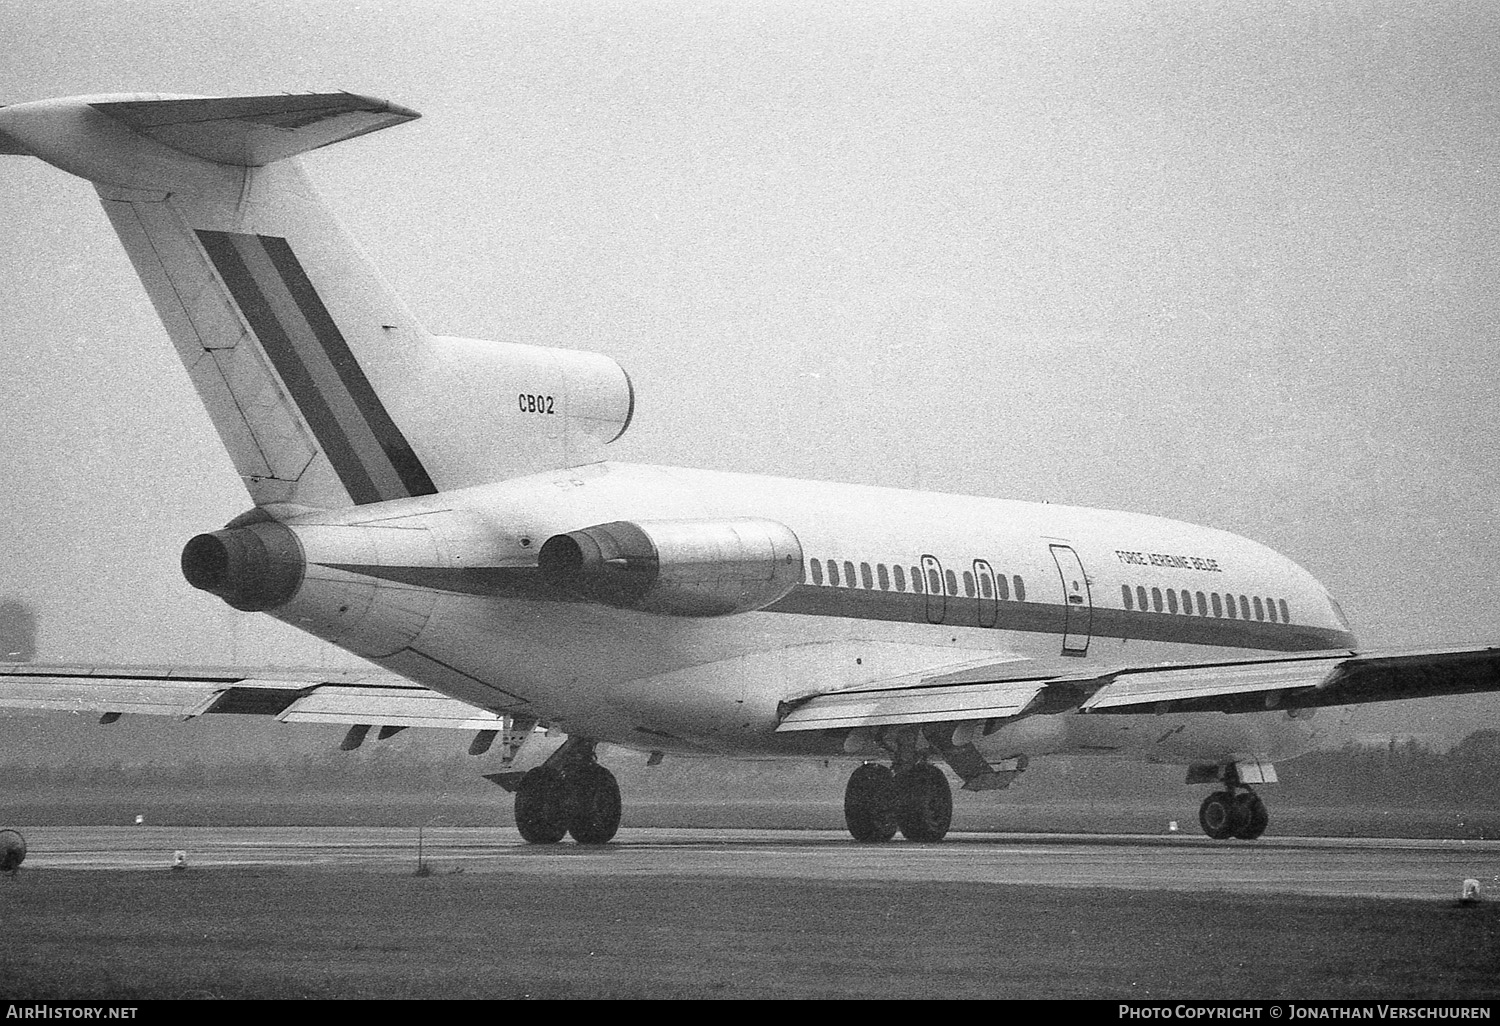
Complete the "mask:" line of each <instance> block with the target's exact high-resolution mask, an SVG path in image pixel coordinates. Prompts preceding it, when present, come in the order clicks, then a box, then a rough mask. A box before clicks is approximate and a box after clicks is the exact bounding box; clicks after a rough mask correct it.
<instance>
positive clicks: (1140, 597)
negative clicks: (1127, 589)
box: [1135, 585, 1151, 613]
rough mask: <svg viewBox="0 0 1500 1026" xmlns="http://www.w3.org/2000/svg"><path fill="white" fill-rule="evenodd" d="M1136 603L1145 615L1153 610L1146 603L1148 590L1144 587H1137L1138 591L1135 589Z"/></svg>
mask: <svg viewBox="0 0 1500 1026" xmlns="http://www.w3.org/2000/svg"><path fill="white" fill-rule="evenodd" d="M1135 602H1136V605H1138V606H1140V607H1141V612H1143V613H1144V612H1145V611H1146V610H1147V609H1149V608H1151V607H1150V606H1149V605H1147V603H1146V588H1145V586H1144V585H1137V586H1136V589H1135Z"/></svg>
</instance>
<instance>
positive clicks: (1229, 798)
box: [1198, 784, 1271, 841]
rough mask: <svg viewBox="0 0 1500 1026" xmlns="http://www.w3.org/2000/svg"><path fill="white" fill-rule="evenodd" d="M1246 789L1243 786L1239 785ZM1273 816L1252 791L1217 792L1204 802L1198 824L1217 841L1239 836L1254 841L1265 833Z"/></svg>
mask: <svg viewBox="0 0 1500 1026" xmlns="http://www.w3.org/2000/svg"><path fill="white" fill-rule="evenodd" d="M1240 786H1241V787H1244V785H1243V784H1241V785H1240ZM1270 821H1271V815H1270V813H1268V812H1267V811H1266V803H1265V802H1263V801H1261V800H1260V795H1258V794H1256V793H1255V792H1254V791H1252V790H1250V789H1249V788H1245V789H1244V790H1242V791H1233V790H1229V791H1215V792H1214V793H1213V794H1211V795H1209V796H1208V797H1207V798H1205V799H1203V804H1202V805H1201V806H1200V807H1199V808H1198V824H1199V825H1200V826H1202V827H1203V832H1204V833H1205V834H1207V835H1208V836H1209V837H1212V838H1213V839H1214V840H1216V841H1223V840H1225V839H1227V838H1230V837H1237V838H1239V839H1240V840H1242V841H1253V840H1255V839H1256V838H1257V837H1259V836H1260V835H1261V834H1263V833H1265V832H1266V825H1267V824H1268V823H1270Z"/></svg>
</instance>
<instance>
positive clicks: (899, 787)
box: [896, 763, 953, 843]
mask: <svg viewBox="0 0 1500 1026" xmlns="http://www.w3.org/2000/svg"><path fill="white" fill-rule="evenodd" d="M896 792H897V802H896V822H897V824H898V825H899V826H900V827H901V836H902V837H905V838H906V839H907V840H908V841H922V842H927V843H931V842H935V841H941V840H942V839H943V838H944V837H946V836H947V834H948V827H950V826H951V825H952V824H953V788H952V787H950V786H949V785H948V778H947V777H945V776H944V775H943V771H942V770H940V769H938V768H937V767H936V766H933V765H931V764H929V763H921V764H920V765H917V766H913V767H912V768H911V769H909V770H906V771H905V772H903V773H901V774H899V775H897V777H896Z"/></svg>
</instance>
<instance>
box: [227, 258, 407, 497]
mask: <svg viewBox="0 0 1500 1026" xmlns="http://www.w3.org/2000/svg"><path fill="white" fill-rule="evenodd" d="M197 234H198V238H199V240H200V241H201V242H202V244H203V248H204V251H205V252H207V254H208V256H209V259H210V260H212V261H213V265H214V267H215V268H216V269H217V270H218V272H219V275H220V277H222V278H223V279H224V283H225V284H226V285H227V286H228V288H229V292H230V295H231V296H232V297H233V298H234V301H235V303H236V304H237V305H238V306H239V308H240V312H241V313H242V314H243V315H244V317H245V320H246V321H247V322H248V323H249V325H250V328H251V330H252V331H254V332H255V335H256V338H258V339H259V340H260V343H261V346H262V348H263V349H264V350H265V352H266V355H267V356H268V357H269V358H270V360H271V364H272V366H273V367H275V369H276V373H277V374H278V375H280V377H281V380H282V382H283V384H285V386H286V388H287V391H288V392H290V393H291V397H292V400H293V402H295V403H296V404H297V407H298V409H299V410H300V411H301V412H302V415H303V417H304V418H305V419H306V421H307V424H308V427H309V428H311V429H312V433H313V436H314V437H315V438H316V439H317V440H318V444H319V446H320V447H321V448H322V450H323V452H324V454H325V455H326V456H327V457H328V461H329V463H330V464H331V465H332V466H333V470H334V473H336V474H337V475H338V478H339V480H340V481H341V482H342V483H343V485H344V487H345V488H346V489H347V490H348V492H349V497H350V498H351V499H352V500H353V501H354V503H355V504H356V505H363V504H365V503H370V502H382V501H385V500H387V499H399V498H404V497H406V496H409V495H431V494H433V493H434V492H436V491H437V488H436V487H434V485H433V483H432V479H431V478H430V477H429V476H428V474H427V471H426V469H425V468H423V466H422V463H421V461H420V460H418V459H417V456H416V453H415V452H413V451H412V447H411V444H410V443H409V442H407V440H406V438H405V436H404V435H402V433H401V430H400V429H399V428H398V427H397V426H396V423H395V421H393V420H392V419H391V417H390V414H389V413H387V412H386V409H385V407H384V406H383V405H382V404H381V402H380V399H379V397H378V396H377V395H376V394H375V390H374V388H373V387H371V385H370V382H369V379H368V378H367V377H366V376H365V373H364V371H363V370H362V369H361V368H360V366H359V363H358V361H357V360H355V358H354V354H353V353H352V352H351V351H350V349H349V344H348V342H347V341H346V340H345V339H344V336H343V334H342V333H341V332H340V331H339V329H338V326H337V325H336V324H335V323H334V320H333V317H332V316H331V315H330V314H329V312H328V308H327V307H326V306H324V304H323V301H322V299H321V298H319V296H318V294H317V292H316V290H315V289H314V288H313V285H312V282H311V281H310V280H309V279H308V277H307V273H306V272H305V271H304V270H303V268H302V265H301V263H300V262H299V261H298V260H297V258H296V256H295V254H293V253H292V250H291V247H290V246H289V245H288V244H287V241H286V240H285V239H282V238H277V237H274V236H265V235H246V234H236V233H230V232H211V231H199V232H198V233H197Z"/></svg>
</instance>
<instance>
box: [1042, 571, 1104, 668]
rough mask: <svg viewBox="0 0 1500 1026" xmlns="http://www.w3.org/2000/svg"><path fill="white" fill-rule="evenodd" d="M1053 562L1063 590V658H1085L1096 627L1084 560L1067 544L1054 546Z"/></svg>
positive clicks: (1092, 598)
mask: <svg viewBox="0 0 1500 1026" xmlns="http://www.w3.org/2000/svg"><path fill="white" fill-rule="evenodd" d="M1051 549H1052V561H1053V562H1054V563H1056V564H1057V575H1058V577H1059V578H1060V579H1061V581H1062V590H1063V647H1062V650H1063V655H1083V654H1084V653H1085V652H1087V651H1088V650H1089V636H1090V633H1091V632H1092V630H1093V626H1094V597H1093V595H1091V594H1090V593H1089V578H1088V575H1087V574H1085V573H1084V572H1083V561H1082V560H1080V559H1079V558H1078V553H1076V552H1074V551H1073V549H1072V548H1071V547H1070V546H1067V545H1053V546H1051Z"/></svg>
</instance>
